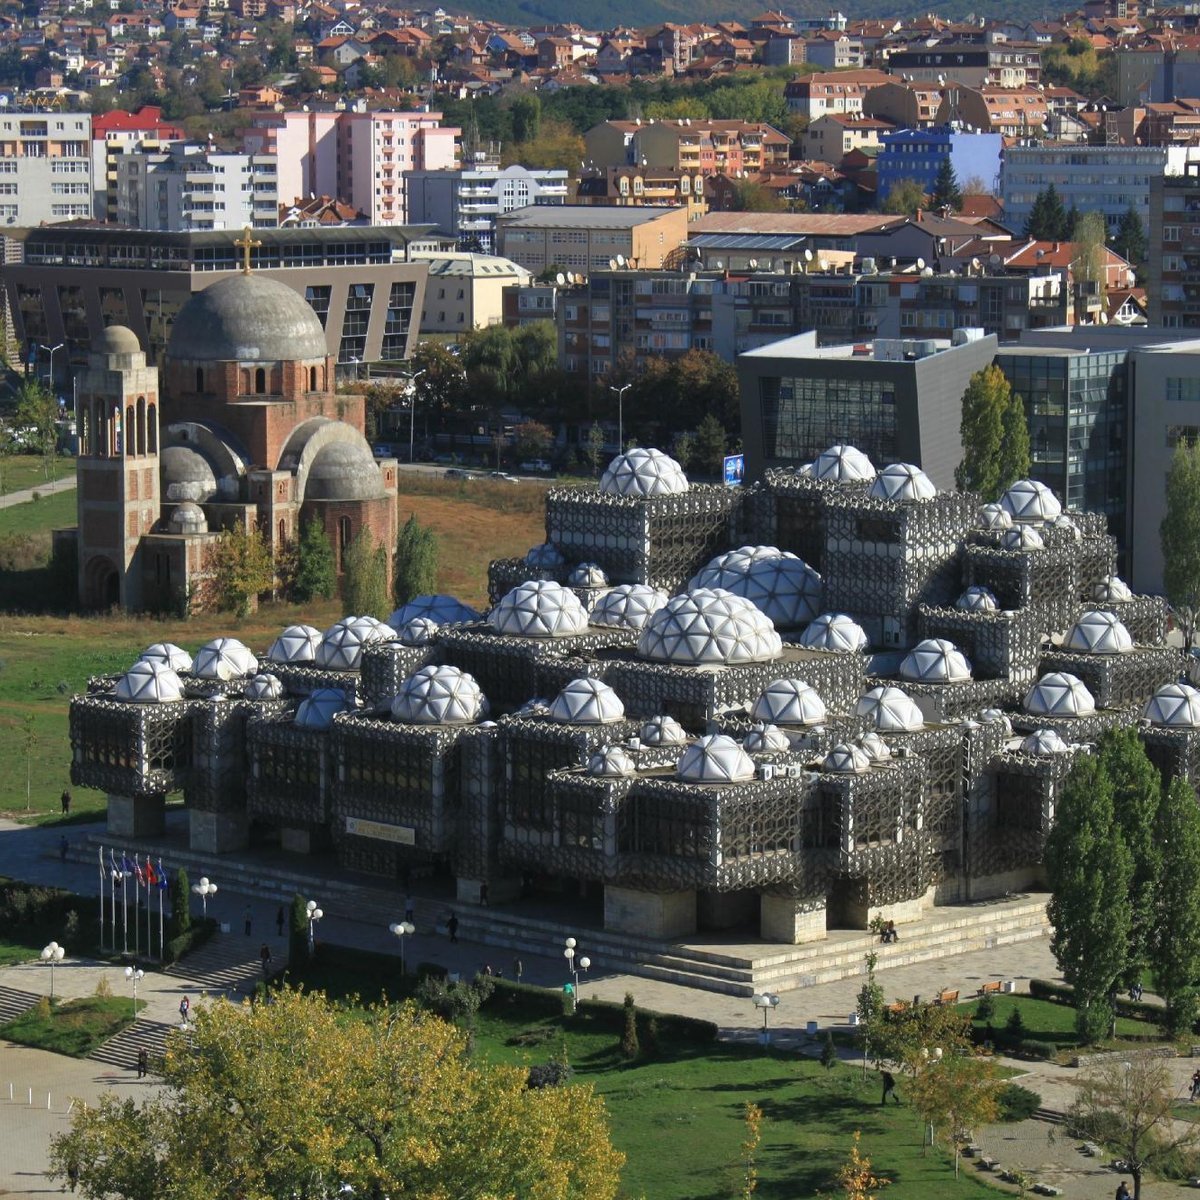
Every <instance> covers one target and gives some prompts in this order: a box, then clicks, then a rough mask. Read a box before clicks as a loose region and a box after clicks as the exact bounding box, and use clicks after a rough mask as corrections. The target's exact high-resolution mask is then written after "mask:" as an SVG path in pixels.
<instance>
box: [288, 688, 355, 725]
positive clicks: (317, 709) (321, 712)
mask: <svg viewBox="0 0 1200 1200" xmlns="http://www.w3.org/2000/svg"><path fill="white" fill-rule="evenodd" d="M350 708H351V704H350V701H349V700H347V699H346V693H345V692H343V691H340V690H339V689H338V688H317V690H316V691H314V692H313V693H312V694H311V695H308V696H306V697H305V698H304V699H303V700H301V701H300V707H299V708H297V709H296V716H295V718H294V721H295V723H296V724H297V725H299V726H300V728H301V729H328V728H329V727H330V726H331V725H332V724H333V718H334V717H335V716H336V715H337V714H338V713H340V712H349V710H350Z"/></svg>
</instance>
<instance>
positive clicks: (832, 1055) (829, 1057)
mask: <svg viewBox="0 0 1200 1200" xmlns="http://www.w3.org/2000/svg"><path fill="white" fill-rule="evenodd" d="M837 1061H838V1056H837V1047H836V1046H835V1045H834V1044H833V1030H832V1029H827V1030H826V1031H825V1045H824V1046H822V1047H821V1066H823V1067H824V1068H825V1070H827V1071H828V1070H830V1069H831V1068H832V1067H836V1066H837Z"/></svg>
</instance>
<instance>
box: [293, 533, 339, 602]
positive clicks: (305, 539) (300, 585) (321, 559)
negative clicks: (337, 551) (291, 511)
mask: <svg viewBox="0 0 1200 1200" xmlns="http://www.w3.org/2000/svg"><path fill="white" fill-rule="evenodd" d="M336 591H337V564H336V562H335V560H334V556H333V546H332V544H331V543H330V541H329V535H328V534H327V533H326V532H325V526H324V525H322V524H321V522H320V521H318V520H316V519H315V518H313V519H310V520H308V521H305V522H304V524H303V525H302V526H301V527H300V544H299V547H298V548H297V551H296V575H295V578H294V580H293V581H292V596H293V597H294V598H295V599H296V600H298V601H299V602H300V603H301V604H308V603H310V602H311V601H313V600H317V599H321V600H329V599H330V598H331V597H332V596H333V594H334V593H335V592H336Z"/></svg>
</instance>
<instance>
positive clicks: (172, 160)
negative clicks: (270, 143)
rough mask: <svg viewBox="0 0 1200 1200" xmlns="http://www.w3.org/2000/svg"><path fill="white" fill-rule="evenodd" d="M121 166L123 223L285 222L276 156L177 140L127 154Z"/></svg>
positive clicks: (174, 226)
mask: <svg viewBox="0 0 1200 1200" xmlns="http://www.w3.org/2000/svg"><path fill="white" fill-rule="evenodd" d="M116 165H117V212H116V217H117V222H118V224H121V225H128V226H131V227H132V228H134V229H161V230H189V229H235V230H240V229H243V228H244V227H245V226H247V225H252V226H254V227H256V228H274V227H275V226H277V225H278V224H279V192H278V184H277V168H276V161H275V157H274V155H270V154H259V155H252V154H221V153H218V152H217V151H216V150H214V149H212V148H211V147H205V146H196V145H187V144H186V143H184V142H173V143H172V144H171V145H170V147H169V148H168V149H167V150H165V151H161V152H157V153H154V152H147V151H139V152H137V153H132V154H123V155H121V156H120V157H119V158H118V159H117V164H116Z"/></svg>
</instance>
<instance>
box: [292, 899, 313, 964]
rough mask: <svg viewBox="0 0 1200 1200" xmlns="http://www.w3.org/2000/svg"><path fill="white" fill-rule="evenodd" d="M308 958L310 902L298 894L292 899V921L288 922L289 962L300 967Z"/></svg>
mask: <svg viewBox="0 0 1200 1200" xmlns="http://www.w3.org/2000/svg"><path fill="white" fill-rule="evenodd" d="M307 958H308V900H307V899H306V898H305V897H304V896H302V895H300V893H299V892H297V893H296V894H295V895H294V896H293V897H292V913H291V920H289V921H288V962H289V963H291V964H292V965H293V966H296V967H299V965H300V964H301V963H302V962H304V961H306V960H307Z"/></svg>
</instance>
